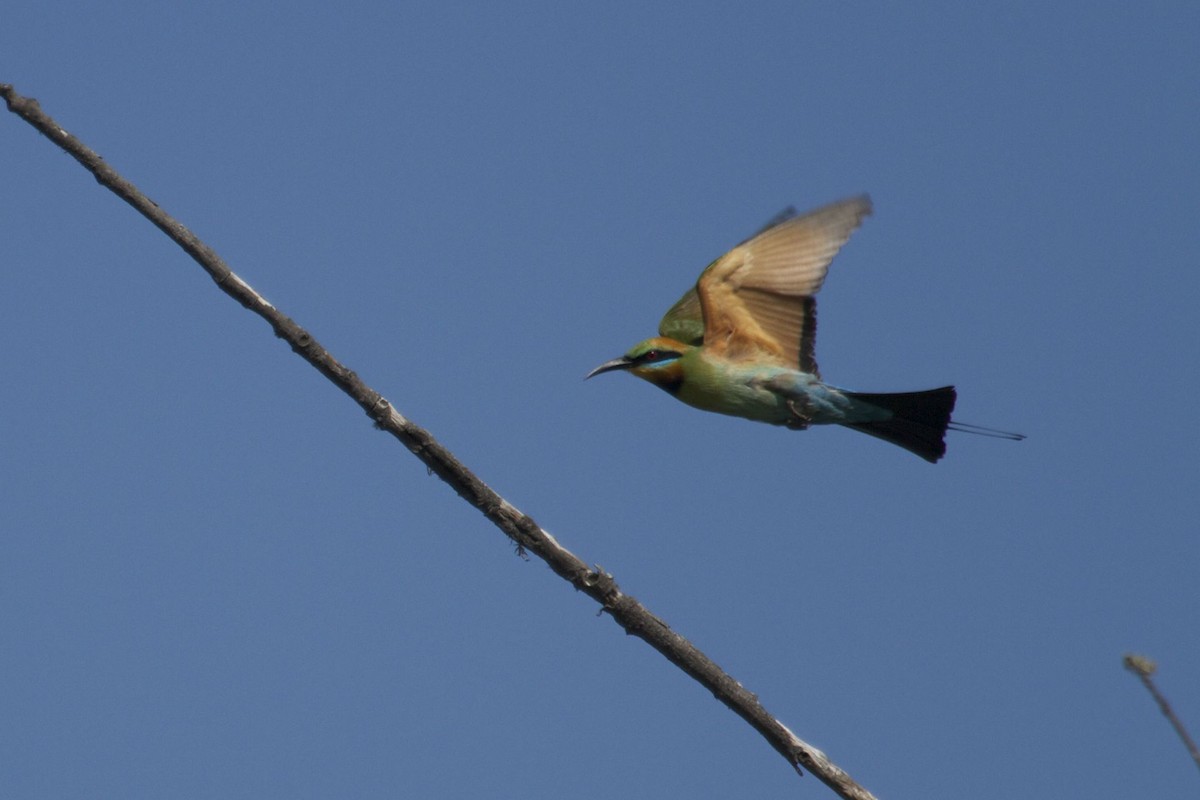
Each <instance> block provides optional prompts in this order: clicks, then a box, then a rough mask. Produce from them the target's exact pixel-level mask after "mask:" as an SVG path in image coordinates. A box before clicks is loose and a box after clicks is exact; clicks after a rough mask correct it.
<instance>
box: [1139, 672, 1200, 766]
mask: <svg viewBox="0 0 1200 800" xmlns="http://www.w3.org/2000/svg"><path fill="white" fill-rule="evenodd" d="M1124 663H1125V669H1127V670H1129V671H1130V672H1132V673H1133V674H1134V675H1137V676H1138V678H1139V679H1140V680H1141V682H1142V685H1143V686H1145V687H1146V691H1148V692H1150V696H1151V697H1153V698H1154V702H1156V703H1158V708H1159V710H1160V711H1162V713H1163V716H1164V717H1166V718H1167V720H1168V721H1169V722H1170V723H1171V725H1172V726H1173V727H1174V728H1175V733H1177V734H1179V738H1180V739H1182V740H1183V746H1184V747H1186V748H1187V751H1188V752H1189V753H1190V754H1191V756H1192V760H1193V761H1195V762H1196V766H1197V767H1200V749H1198V748H1197V747H1196V743H1195V742H1194V741H1192V737H1191V736H1189V735H1188V732H1187V729H1186V728H1184V727H1183V721H1182V720H1180V719H1179V717H1177V716H1176V715H1175V710H1174V709H1172V708H1171V704H1170V703H1168V702H1167V698H1165V697H1163V695H1162V692H1160V691H1159V690H1158V687H1157V686H1156V685H1155V684H1154V678H1153V677H1152V676H1153V675H1154V673H1155V672H1156V671H1157V670H1158V665H1157V664H1155V663H1154V661H1153V660H1151V659H1149V658H1147V657H1146V656H1138V655H1134V654H1132V653H1129V654H1127V655H1126V656H1125V658H1124Z"/></svg>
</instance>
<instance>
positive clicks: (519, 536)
mask: <svg viewBox="0 0 1200 800" xmlns="http://www.w3.org/2000/svg"><path fill="white" fill-rule="evenodd" d="M0 95H3V97H4V99H5V101H6V102H7V104H8V108H9V110H10V111H12V112H13V113H15V114H17V115H18V116H20V117H21V118H22V119H24V120H25V121H26V122H28V123H29V124H30V125H32V126H33V127H34V128H36V129H37V130H38V131H40V132H41V133H42V134H43V135H45V136H46V137H47V138H48V139H50V140H51V141H52V142H54V143H55V144H56V145H58V146H59V147H60V148H62V149H63V150H64V151H66V152H67V154H69V155H70V156H71V157H72V158H74V159H75V160H76V161H78V162H79V163H80V164H82V165H83V166H84V168H85V169H87V170H88V171H89V172H91V173H92V175H94V176H95V178H96V180H97V181H99V182H100V184H101V185H103V186H105V187H107V188H108V189H110V190H111V191H112V192H114V193H115V194H116V195H117V196H118V197H120V198H121V199H122V200H124V201H125V202H127V203H129V205H131V206H133V207H134V208H135V209H136V210H137V211H138V212H139V213H140V214H142V216H144V217H146V219H148V220H150V221H151V222H152V223H154V224H155V225H156V226H158V228H159V229H160V230H161V231H162V232H163V233H165V234H166V235H167V236H169V237H170V238H171V239H172V240H173V241H175V242H176V243H177V244H178V245H179V246H180V247H182V248H183V249H184V250H185V251H186V252H187V253H188V255H190V256H191V257H192V258H193V259H194V260H195V261H196V263H197V264H199V265H200V266H201V267H202V268H203V269H204V270H205V271H206V272H208V274H209V275H210V276H212V278H213V280H214V281H216V284H217V286H219V287H220V288H221V290H222V291H223V292H225V293H226V294H227V295H229V296H230V297H232V298H233V299H234V300H236V301H238V302H239V303H241V304H242V305H243V306H245V307H246V308H248V309H249V310H251V311H253V312H254V313H255V314H258V315H259V316H260V317H262V318H263V319H265V320H266V321H267V322H268V323H269V324H270V325H271V327H272V328H273V329H274V331H275V335H276V336H278V337H280V338H281V339H284V340H286V341H287V342H288V344H290V345H291V347H292V350H293V351H295V352H296V353H297V354H298V355H299V356H300V357H301V358H303V359H304V360H305V361H307V362H308V363H309V364H311V365H312V366H314V367H315V368H316V369H318V370H319V371H320V372H321V373H322V374H323V375H325V377H327V378H329V380H331V381H332V382H333V383H334V385H336V386H337V387H338V388H340V389H341V390H342V391H343V392H345V393H346V394H348V395H350V397H351V398H353V399H354V401H355V402H356V403H358V405H359V406H360V407H361V408H362V409H363V411H365V412H366V413H367V416H369V417H370V418H371V419H373V420H374V421H375V425H376V426H377V427H378V428H380V429H382V430H385V431H387V432H388V433H390V434H392V435H393V436H394V437H396V438H397V439H398V440H400V442H401V443H402V444H403V445H404V446H405V447H407V448H408V449H409V451H411V452H412V453H413V455H415V456H416V457H417V458H419V459H420V460H421V461H422V462H423V463H424V464H425V465H426V466H427V467H428V468H429V469H430V471H432V472H434V473H437V475H438V477H440V478H441V479H442V480H443V481H445V482H446V483H448V484H449V485H450V487H451V488H453V489H454V491H455V492H457V493H458V494H459V496H461V497H462V498H463V499H464V500H466V501H467V502H468V503H470V504H471V505H473V506H475V508H477V509H479V511H481V512H482V513H483V515H484V516H485V517H487V518H488V519H489V520H491V521H492V523H493V524H494V525H495V526H496V527H497V528H499V529H500V530H501V531H502V532H504V534H505V535H507V536H508V537H509V538H510V539H512V541H513V542H515V543H516V546H517V549H518V552H521V553H524V552H525V551H529V552H532V553H533V554H535V555H536V556H538V557H539V558H541V559H542V560H543V561H545V562H546V563H547V564H548V565H549V566H550V568H551V569H552V570H554V572H555V573H557V574H558V575H559V576H561V577H562V578H564V579H566V580H567V581H569V582H570V583H571V585H572V586H574V587H575V589H576V590H578V591H581V592H584V593H586V594H587V595H588V596H589V597H591V598H592V599H594V600H595V601H596V602H597V603H599V604H600V606H601V608H602V609H603V611H605V612H607V613H608V614H609V615H611V616H612V618H613V619H614V620H615V621H616V622H617V624H618V625H620V626H621V627H622V628H624V629H625V632H626V633H628V634H631V635H633V636H637V637H638V638H640V639H642V640H644V641H645V642H646V643H647V644H649V645H650V646H651V647H653V648H654V649H655V650H657V651H658V652H659V653H661V654H662V655H663V656H665V657H666V658H667V659H668V660H669V661H670V662H671V663H673V664H675V665H676V666H678V667H679V668H680V669H682V670H683V671H684V672H686V673H687V674H688V675H690V676H691V677H692V678H694V679H695V680H696V681H698V682H699V683H700V684H701V685H703V686H704V687H705V688H707V689H708V690H709V691H711V692H712V693H713V695H714V696H715V697H716V698H717V699H718V700H720V701H721V702H722V703H724V704H725V705H726V706H728V707H729V708H730V709H731V710H733V712H734V713H736V714H737V715H738V716H740V717H741V718H742V719H744V720H745V721H746V722H748V723H749V724H750V725H751V726H752V727H753V728H754V729H755V730H756V731H758V732H759V733H760V734H761V735H762V736H763V738H765V739H766V740H767V741H768V742H769V743H770V745H771V746H772V747H774V748H775V750H776V751H778V752H779V753H780V755H782V756H783V757H784V758H785V759H787V761H788V763H789V764H791V765H792V767H793V768H795V769H796V771H797V772H801V768H802V767H803V768H806V769H808V770H809V771H810V772H812V773H813V774H814V775H815V776H816V777H817V778H818V779H820V780H821V781H822V782H824V783H825V784H826V785H828V786H829V787H830V788H831V789H833V790H834V791H835V792H836V793H837V794H838V795H840V796H841V797H844V798H852V799H853V800H871V798H872V795H871V794H870V793H869V792H868V791H867V790H866V789H864V788H863V787H861V786H859V785H858V784H857V783H856V782H855V781H854V780H852V779H851V778H850V776H849V775H847V774H846V773H845V772H844V771H842V770H841V769H839V768H838V767H837V766H836V765H834V764H833V763H831V762H830V761H829V759H828V758H826V756H825V754H824V753H822V752H821V751H820V750H817V749H816V748H814V747H812V746H810V745H808V744H806V743H805V742H803V741H801V740H800V739H799V738H797V737H796V735H795V734H793V733H792V732H791V731H790V730H788V728H787V727H786V726H785V725H784V724H783V723H781V722H779V720H777V719H775V717H773V716H772V715H771V714H769V713H768V712H767V710H766V709H765V708H763V706H762V704H760V703H759V702H758V698H757V697H756V696H755V695H754V694H752V693H751V692H749V691H748V690H747V689H746V688H745V687H743V686H742V685H741V684H740V683H738V682H737V681H736V680H734V679H733V678H732V677H731V676H729V675H728V674H726V673H725V672H724V671H723V670H722V669H721V668H720V667H719V666H717V664H716V663H715V662H713V661H712V659H710V658H708V656H706V655H704V653H702V652H700V651H699V650H698V649H697V648H696V647H694V646H693V645H692V644H691V643H690V642H689V641H688V640H687V639H685V638H683V637H682V636H680V635H679V634H677V633H675V632H674V631H672V630H671V628H670V626H668V625H667V624H666V623H665V622H664V621H663V620H661V619H660V618H658V617H656V616H655V615H654V614H651V613H650V612H649V611H648V610H647V609H646V608H645V607H644V606H643V605H642V604H641V603H639V602H638V601H637V600H636V599H635V598H633V597H631V596H630V595H627V594H625V593H623V592H622V591H621V590H620V588H619V587H618V586H617V583H616V581H615V580H614V579H613V576H612V575H609V574H608V573H606V572H604V571H603V570H602V569H601V568H599V567H595V568H589V567H588V566H587V564H586V563H585V562H584V561H583V560H582V559H580V558H579V557H578V556H576V555H574V554H573V553H571V552H570V551H569V550H567V549H565V548H564V547H562V546H561V545H560V544H559V543H558V542H557V541H556V540H555V539H554V537H553V536H551V535H550V534H549V533H547V532H546V531H545V530H543V529H542V528H541V527H540V526H539V525H538V524H537V523H536V522H534V521H533V519H532V518H530V517H529V516H528V515H526V514H524V513H522V512H521V511H519V510H518V509H517V508H515V507H513V506H512V505H511V504H510V503H509V502H508V501H507V500H505V499H504V498H503V497H501V496H500V495H499V494H497V493H496V492H495V491H493V490H492V489H491V488H490V487H489V486H488V485H487V484H485V483H484V482H483V481H482V480H480V479H479V478H478V477H477V476H476V475H475V474H474V473H473V472H471V471H470V470H469V469H467V468H466V467H465V466H464V465H463V464H462V463H461V462H459V460H458V459H457V458H455V457H454V455H453V454H452V453H451V452H450V451H449V450H447V449H446V448H444V447H443V446H442V445H441V444H439V443H438V442H437V440H436V439H434V438H433V436H432V435H431V434H430V433H429V432H428V431H426V430H425V429H424V428H421V427H419V426H418V425H415V424H414V423H412V422H410V421H409V420H408V419H406V418H405V417H404V416H402V415H401V414H400V412H398V411H397V410H396V409H395V408H394V407H393V406H392V405H391V403H389V402H388V401H387V399H386V398H384V397H383V396H382V395H380V394H379V393H378V392H376V391H375V390H374V389H372V388H371V387H370V386H367V385H366V384H365V383H363V382H362V381H361V380H360V379H359V377H358V376H357V375H356V374H355V373H354V372H353V371H352V370H350V369H349V368H348V367H346V365H344V364H343V363H342V362H340V361H338V360H337V359H335V358H334V357H333V356H332V355H331V354H330V353H329V351H327V350H326V349H325V348H324V347H322V346H321V345H320V343H318V342H317V340H316V339H315V338H314V337H313V336H312V335H311V334H310V333H309V332H308V331H306V330H304V329H303V328H301V327H300V326H299V325H297V324H296V323H295V322H294V321H293V320H292V319H290V318H289V317H288V316H286V315H285V314H283V313H282V312H281V311H280V310H279V309H277V308H275V307H274V306H272V305H271V304H270V303H268V302H267V301H266V300H265V299H264V298H263V296H262V295H260V294H259V293H258V292H256V291H255V290H254V289H253V288H252V287H251V286H250V285H249V284H248V283H246V282H245V281H244V280H242V279H241V278H239V277H238V276H237V275H235V274H234V273H233V272H232V271H231V270H230V269H229V266H228V265H227V264H226V263H225V262H224V261H223V260H221V258H220V256H218V255H217V254H216V253H215V252H214V251H213V250H212V249H211V248H209V247H208V245H206V244H204V242H202V241H200V239H199V238H197V237H196V235H195V234H194V233H192V232H191V231H190V230H188V228H187V227H185V226H184V225H183V224H182V223H180V222H179V221H178V220H176V219H175V218H173V217H172V216H170V215H169V214H167V213H166V212H165V211H163V210H162V209H161V208H160V207H159V206H158V204H156V203H155V202H154V201H152V200H150V199H149V198H148V197H146V195H144V194H143V193H142V192H141V191H140V190H139V189H138V188H137V187H136V186H134V185H133V184H132V183H130V182H129V181H127V180H125V179H124V178H123V177H121V176H120V175H119V174H118V173H117V172H116V170H114V169H113V168H112V167H110V166H109V165H108V164H107V163H106V162H105V161H104V159H102V158H101V157H100V156H99V155H97V154H96V153H95V152H94V151H93V150H91V149H90V148H88V147H87V146H86V145H84V144H83V143H82V142H81V141H80V140H79V139H77V138H75V137H74V136H72V135H71V134H70V133H68V132H67V131H66V130H65V129H64V128H62V127H61V126H60V125H59V124H58V123H57V122H55V121H54V120H53V119H52V118H51V117H49V116H48V115H47V114H46V113H45V112H43V111H42V110H41V107H40V106H39V105H38V102H37V101H36V100H34V99H31V98H25V97H22V96H20V95H18V94H17V93H16V92H15V91H14V89H13V87H12V86H11V85H8V84H0ZM801 774H803V773H802V772H801Z"/></svg>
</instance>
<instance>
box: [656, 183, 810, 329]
mask: <svg viewBox="0 0 1200 800" xmlns="http://www.w3.org/2000/svg"><path fill="white" fill-rule="evenodd" d="M799 213H800V212H798V211H797V210H796V209H795V207H794V206H788V207H787V208H785V209H784V210H783V211H780V212H779V213H778V214H776V215H775V216H773V217H771V219H770V220H768V221H767V224H766V225H763V226H762V227H761V228H759V229H758V230H757V231H756V232H755V233H754V236H751V237H750V238H749V239H745V240H743V241H742V242H741V243H740V244H739V246H741V245H742V244H746V242H749V241H750V239H753V238H754V237H755V236H758V235H759V234H760V233H765V232H767V231H769V230H771V228H774V227H775V226H776V225H780V224H782V223H784V222H787V221H788V220H789V219H792V218H793V217H795V216H796V215H797V214H799ZM658 335H659V336H666V337H667V338H669V339H674V340H675V341H677V342H683V343H685V344H694V345H699V344H703V343H704V312H703V311H701V309H700V295H698V294H696V287H695V286H693V287H691V288H690V289H688V290H687V291H686V292H684V293H683V297H681V298H679V301H678V302H676V303H675V305H673V306H671V308H670V309H669V310H668V311H667V313H666V314H664V315H663V318H662V321H661V322H659V323H658Z"/></svg>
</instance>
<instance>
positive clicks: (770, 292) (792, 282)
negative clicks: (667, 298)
mask: <svg viewBox="0 0 1200 800" xmlns="http://www.w3.org/2000/svg"><path fill="white" fill-rule="evenodd" d="M870 213H871V201H870V199H869V198H868V197H867V196H866V195H861V196H859V197H852V198H849V199H846V200H841V201H838V202H836V203H832V204H830V205H828V206H824V207H823V208H819V209H817V210H815V211H811V212H809V213H807V214H804V215H801V216H796V217H791V218H788V219H785V220H783V221H782V222H780V223H779V224H777V225H774V226H771V227H768V228H767V229H765V230H764V231H762V232H761V233H759V234H758V235H757V236H755V237H753V238H752V239H750V240H749V241H747V242H745V243H743V244H740V245H738V246H737V247H735V248H733V250H730V251H729V252H728V253H726V254H725V255H724V256H722V257H721V258H719V259H717V260H716V261H714V262H713V263H712V264H711V265H710V266H709V267H708V269H706V270H705V271H704V273H703V274H702V275H701V276H700V280H699V281H698V282H697V284H696V294H697V296H698V298H699V301H700V308H701V311H702V314H703V320H704V346H705V347H706V348H711V350H712V352H714V353H715V354H717V355H723V356H725V357H726V358H732V359H750V358H760V359H761V358H767V359H772V360H776V361H778V363H780V364H782V365H785V366H789V367H796V366H799V368H800V369H801V370H803V371H805V372H813V373H815V372H816V360H815V358H814V355H813V354H814V342H815V338H816V301H815V300H814V299H813V295H815V294H816V293H817V292H818V291H819V290H820V288H821V284H822V283H823V282H824V281H825V274H826V272H827V271H828V269H829V263H830V262H831V261H832V260H833V257H834V256H835V255H837V252H838V250H839V249H841V247H842V245H843V244H845V243H846V240H847V239H849V238H850V234H851V233H853V232H854V230H855V229H856V228H857V227H858V226H859V225H860V224H861V223H862V220H863V218H864V217H866V216H867V215H868V214H870ZM687 300H688V296H687V295H685V296H684V298H682V299H681V300H680V302H679V303H677V304H676V306H675V307H674V308H672V310H671V312H668V315H667V317H665V318H664V319H663V323H664V324H666V323H667V322H668V318H670V317H671V315H672V312H675V311H676V309H678V308H679V307H680V306H681V305H683V304H684V303H685V301H687ZM678 316H679V318H682V315H678ZM664 335H666V334H664Z"/></svg>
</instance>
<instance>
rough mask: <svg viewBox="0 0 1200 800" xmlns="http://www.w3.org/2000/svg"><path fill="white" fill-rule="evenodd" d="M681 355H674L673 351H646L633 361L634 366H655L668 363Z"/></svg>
mask: <svg viewBox="0 0 1200 800" xmlns="http://www.w3.org/2000/svg"><path fill="white" fill-rule="evenodd" d="M681 355H682V353H676V352H675V351H674V350H647V351H646V352H644V353H642V354H641V355H640V356H637V357H636V358H634V359H633V363H634V364H656V363H658V362H659V361H670V360H671V359H675V358H679V357H680V356H681Z"/></svg>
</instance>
